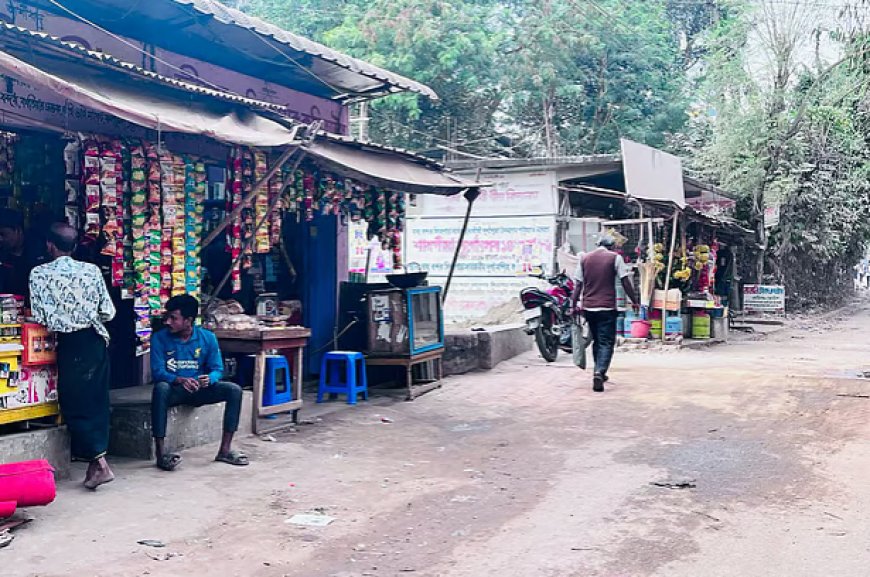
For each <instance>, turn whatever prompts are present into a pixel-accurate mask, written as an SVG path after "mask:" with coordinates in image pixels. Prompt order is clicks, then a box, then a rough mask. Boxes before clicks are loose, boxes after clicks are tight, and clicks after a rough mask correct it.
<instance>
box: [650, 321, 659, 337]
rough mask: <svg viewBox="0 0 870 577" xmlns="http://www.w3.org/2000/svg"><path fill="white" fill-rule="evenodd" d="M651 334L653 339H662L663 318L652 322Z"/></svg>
mask: <svg viewBox="0 0 870 577" xmlns="http://www.w3.org/2000/svg"><path fill="white" fill-rule="evenodd" d="M649 332H650V334H652V336H653V337H655V338H657V339H660V338H662V319H661V318H658V319H652V320H651V321H650V330H649Z"/></svg>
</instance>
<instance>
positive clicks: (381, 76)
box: [30, 0, 437, 102]
mask: <svg viewBox="0 0 870 577" xmlns="http://www.w3.org/2000/svg"><path fill="white" fill-rule="evenodd" d="M30 4H32V5H34V6H36V7H38V8H40V9H43V10H46V11H48V12H49V13H52V14H57V15H60V16H64V17H66V18H72V19H74V20H79V21H83V22H92V23H94V24H96V25H98V26H103V27H105V28H109V29H111V30H112V31H113V32H115V33H117V34H120V35H122V36H127V37H129V38H133V39H136V40H138V41H141V42H144V43H146V44H150V45H154V46H158V47H160V48H164V49H166V50H170V51H174V52H177V53H179V54H186V55H188V56H192V57H194V58H198V59H200V60H203V61H205V62H210V63H212V64H216V65H218V66H224V67H226V68H230V69H235V68H236V67H237V66H239V64H242V65H243V66H244V67H245V69H246V70H247V71H248V73H249V74H250V75H251V76H254V77H257V78H269V79H270V80H271V81H273V82H274V83H276V84H280V85H283V86H289V87H293V88H296V89H298V90H302V91H304V92H306V93H309V94H317V95H319V96H323V97H326V98H333V99H335V100H338V101H344V102H347V101H352V100H368V99H371V98H377V97H380V96H384V95H386V94H392V93H396V92H412V93H416V94H419V95H421V96H424V97H428V98H431V99H437V96H436V94H435V92H434V91H433V90H432V89H431V88H429V87H428V86H425V85H423V84H420V83H419V82H415V81H413V80H411V79H408V78H405V77H403V76H400V75H399V74H395V73H393V72H390V71H388V70H384V69H383V68H379V67H377V66H374V65H373V64H370V63H368V62H364V61H362V60H358V59H356V58H352V57H350V56H348V55H346V54H342V53H340V52H338V51H336V50H333V49H331V48H328V47H327V46H324V45H322V44H318V43H317V42H314V41H312V40H309V39H307V38H303V37H301V36H297V35H296V34H293V33H291V32H288V31H287V30H283V29H281V28H279V27H278V26H275V25H274V24H270V23H268V22H265V21H263V20H260V19H258V18H255V17H253V16H249V15H247V14H245V13H243V12H242V11H240V10H236V9H234V8H230V7H228V6H225V5H224V4H221V3H220V2H217V1H215V0H148V1H147V2H141V1H137V2H133V1H132V0H32V1H31V2H30Z"/></svg>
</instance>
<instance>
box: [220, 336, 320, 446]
mask: <svg viewBox="0 0 870 577" xmlns="http://www.w3.org/2000/svg"><path fill="white" fill-rule="evenodd" d="M214 333H215V336H216V337H217V339H218V344H219V345H220V348H221V351H222V352H224V353H230V354H250V355H254V378H253V392H254V399H253V403H252V405H253V415H252V429H253V430H252V432H253V433H254V434H255V435H256V434H260V433H266V432H268V430H266V429H261V428H260V418H261V417H267V416H269V415H275V414H277V413H287V412H290V411H292V412H293V420H294V421H296V418H297V415H298V411H299V409H300V408H301V407H302V380H303V357H302V353H303V351H304V349H305V346H306V345H307V344H308V338H309V337H310V336H311V330H310V329H307V328H305V327H259V328H249V329H216V330H215V331H214ZM273 350H274V351H278V352H279V353H281V354H283V355H284V356H286V357H288V358H289V360H290V361H291V363H292V365H293V378H292V379H291V382H290V387H291V390H292V395H291V400H290V401H288V402H282V403H276V404H273V405H270V406H268V407H264V406H263V390H264V381H265V378H266V356H267V353H268V351H273ZM279 428H281V427H272V428H270V429H269V430H276V429H279Z"/></svg>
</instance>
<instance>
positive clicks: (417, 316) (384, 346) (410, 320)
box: [367, 287, 444, 357]
mask: <svg viewBox="0 0 870 577" xmlns="http://www.w3.org/2000/svg"><path fill="white" fill-rule="evenodd" d="M367 298H368V325H369V327H368V328H369V330H368V351H367V353H368V354H369V355H380V356H411V357H413V356H415V355H419V354H422V353H427V352H430V351H435V350H438V349H442V348H444V317H443V314H442V310H441V287H417V288H411V289H389V290H378V291H372V292H370V293H368V297H367Z"/></svg>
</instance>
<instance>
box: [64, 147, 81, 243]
mask: <svg viewBox="0 0 870 577" xmlns="http://www.w3.org/2000/svg"><path fill="white" fill-rule="evenodd" d="M81 150H82V144H81V142H79V141H78V140H73V141H71V142H68V143H67V144H66V146H64V148H63V160H64V166H65V170H64V172H65V173H66V179H65V180H64V191H65V193H66V201H65V204H64V216H65V217H66V221H67V223H69V225H70V226H72V227H73V228H75V229H76V230H81V228H82V216H81V201H80V200H81V188H82V181H81V178H82V159H81V156H80V154H81Z"/></svg>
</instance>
